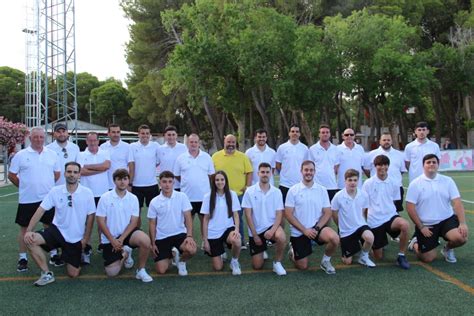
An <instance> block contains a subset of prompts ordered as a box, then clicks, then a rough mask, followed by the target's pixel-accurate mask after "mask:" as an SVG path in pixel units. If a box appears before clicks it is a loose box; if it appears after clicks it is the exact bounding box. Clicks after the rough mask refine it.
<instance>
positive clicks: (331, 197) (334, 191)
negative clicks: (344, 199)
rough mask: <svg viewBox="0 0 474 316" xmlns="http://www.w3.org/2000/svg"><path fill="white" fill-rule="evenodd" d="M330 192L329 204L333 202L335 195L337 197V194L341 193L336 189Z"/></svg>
mask: <svg viewBox="0 0 474 316" xmlns="http://www.w3.org/2000/svg"><path fill="white" fill-rule="evenodd" d="M327 191H328V196H329V202H331V201H332V199H333V198H334V195H336V193H337V192H339V191H341V190H339V189H334V190H327Z"/></svg>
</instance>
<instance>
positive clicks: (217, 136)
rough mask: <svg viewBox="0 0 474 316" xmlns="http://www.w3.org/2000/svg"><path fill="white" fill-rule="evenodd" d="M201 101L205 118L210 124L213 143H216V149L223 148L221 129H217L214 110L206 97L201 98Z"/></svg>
mask: <svg viewBox="0 0 474 316" xmlns="http://www.w3.org/2000/svg"><path fill="white" fill-rule="evenodd" d="M202 103H203V106H204V110H205V111H206V115H207V118H208V119H209V123H210V124H211V129H212V135H213V137H214V143H215V144H216V147H217V150H221V149H222V148H224V135H223V133H222V129H219V126H218V121H217V115H216V113H215V110H214V108H213V107H212V106H210V105H209V103H208V102H207V97H203V98H202ZM222 125H223V124H221V126H222Z"/></svg>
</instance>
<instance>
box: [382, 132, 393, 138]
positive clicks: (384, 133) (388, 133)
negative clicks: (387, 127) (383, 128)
mask: <svg viewBox="0 0 474 316" xmlns="http://www.w3.org/2000/svg"><path fill="white" fill-rule="evenodd" d="M382 135H388V136H390V137H392V133H390V132H383V133H382Z"/></svg>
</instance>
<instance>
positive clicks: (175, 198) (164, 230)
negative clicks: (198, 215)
mask: <svg viewBox="0 0 474 316" xmlns="http://www.w3.org/2000/svg"><path fill="white" fill-rule="evenodd" d="M191 209H192V206H191V203H190V202H189V199H188V197H187V196H186V194H184V193H183V192H178V191H175V190H173V192H172V194H171V197H169V198H168V197H166V196H164V195H163V193H160V195H158V196H157V197H154V198H153V200H151V202H150V206H149V207H148V218H149V219H156V237H155V239H156V240H161V239H164V238H166V237H171V236H175V235H178V234H182V233H186V226H185V225H184V212H190V211H191Z"/></svg>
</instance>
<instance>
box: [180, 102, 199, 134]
mask: <svg viewBox="0 0 474 316" xmlns="http://www.w3.org/2000/svg"><path fill="white" fill-rule="evenodd" d="M184 110H185V113H186V116H187V117H188V121H189V122H190V123H191V132H193V133H196V134H198V135H199V133H200V131H201V128H200V127H199V122H198V121H197V120H196V116H195V115H194V114H193V112H192V111H191V109H190V108H189V106H188V104H187V103H185V104H184Z"/></svg>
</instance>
